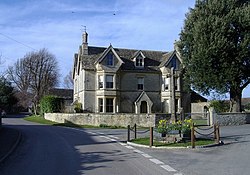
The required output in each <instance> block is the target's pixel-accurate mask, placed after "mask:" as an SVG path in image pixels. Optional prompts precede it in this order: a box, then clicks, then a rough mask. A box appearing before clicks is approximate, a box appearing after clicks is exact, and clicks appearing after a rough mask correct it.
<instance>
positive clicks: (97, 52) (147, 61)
mask: <svg viewBox="0 0 250 175" xmlns="http://www.w3.org/2000/svg"><path fill="white" fill-rule="evenodd" d="M112 49H113V50H112ZM110 50H112V51H115V53H116V54H117V55H118V56H119V59H120V60H121V61H122V62H123V63H125V64H122V66H121V69H122V70H137V68H136V67H135V65H134V62H133V60H131V59H132V58H133V56H135V55H136V54H140V52H141V53H143V55H144V56H145V58H144V68H143V69H138V70H137V71H158V70H159V69H158V66H159V65H160V63H161V61H162V59H163V57H164V54H166V53H167V52H162V51H150V50H135V49H121V48H113V47H112V46H109V47H108V48H105V47H95V46H89V47H88V55H81V57H82V59H81V61H82V68H83V69H91V70H95V66H94V65H95V63H96V62H98V61H100V60H102V59H103V57H104V56H105V54H107V53H108V51H110Z"/></svg>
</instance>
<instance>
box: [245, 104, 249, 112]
mask: <svg viewBox="0 0 250 175" xmlns="http://www.w3.org/2000/svg"><path fill="white" fill-rule="evenodd" d="M244 110H245V111H250V103H248V104H246V105H245V106H244Z"/></svg>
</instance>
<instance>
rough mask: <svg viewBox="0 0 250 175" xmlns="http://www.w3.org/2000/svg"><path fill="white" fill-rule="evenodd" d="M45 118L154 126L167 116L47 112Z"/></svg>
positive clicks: (111, 124) (59, 120)
mask: <svg viewBox="0 0 250 175" xmlns="http://www.w3.org/2000/svg"><path fill="white" fill-rule="evenodd" d="M44 118H45V119H47V120H50V121H54V122H58V123H65V122H67V121H69V122H72V123H74V124H78V125H92V126H99V125H100V124H105V125H109V126H123V127H127V126H128V125H131V126H132V125H134V124H135V123H136V124H137V125H138V126H142V127H151V126H152V127H154V126H155V124H156V123H158V121H159V120H160V119H163V118H167V115H166V114H120V113H119V114H95V113H75V114H65V113H46V114H45V115H44Z"/></svg>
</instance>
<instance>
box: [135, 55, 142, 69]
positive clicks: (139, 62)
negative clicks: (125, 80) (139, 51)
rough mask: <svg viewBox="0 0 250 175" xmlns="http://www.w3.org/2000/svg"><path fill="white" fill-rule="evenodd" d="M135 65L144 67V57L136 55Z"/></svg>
mask: <svg viewBox="0 0 250 175" xmlns="http://www.w3.org/2000/svg"><path fill="white" fill-rule="evenodd" d="M135 66H136V67H144V58H143V57H142V56H141V55H139V56H138V57H136V59H135Z"/></svg>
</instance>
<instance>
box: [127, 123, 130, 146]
mask: <svg viewBox="0 0 250 175" xmlns="http://www.w3.org/2000/svg"><path fill="white" fill-rule="evenodd" d="M127 141H128V142H129V141H130V125H128V139H127Z"/></svg>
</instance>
